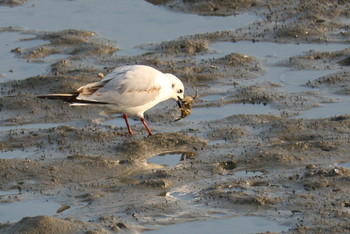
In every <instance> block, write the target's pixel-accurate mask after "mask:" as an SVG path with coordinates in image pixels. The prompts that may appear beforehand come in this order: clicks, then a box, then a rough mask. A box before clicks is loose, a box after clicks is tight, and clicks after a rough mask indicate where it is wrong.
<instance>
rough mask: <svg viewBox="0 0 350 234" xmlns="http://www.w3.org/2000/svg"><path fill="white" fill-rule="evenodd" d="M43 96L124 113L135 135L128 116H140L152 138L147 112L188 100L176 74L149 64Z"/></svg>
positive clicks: (120, 68)
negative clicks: (62, 91) (70, 90)
mask: <svg viewBox="0 0 350 234" xmlns="http://www.w3.org/2000/svg"><path fill="white" fill-rule="evenodd" d="M40 97H41V98H49V99H63V100H66V101H69V102H70V103H71V105H72V106H78V105H103V106H105V107H106V108H108V109H109V110H110V111H112V112H114V113H123V117H124V119H125V123H126V125H127V127H128V132H129V133H130V134H133V132H132V130H131V128H130V126H129V123H128V119H127V118H128V115H130V116H135V117H139V118H140V119H141V121H142V123H143V124H144V126H145V127H146V129H147V131H148V133H149V135H152V132H151V130H150V129H149V127H148V125H147V124H146V122H145V120H144V112H145V111H147V110H149V109H150V108H152V107H154V106H155V105H157V104H158V103H160V102H163V101H165V100H168V99H174V100H175V101H178V103H180V101H181V100H182V99H183V97H184V85H183V83H182V82H181V81H180V79H178V78H177V77H176V76H174V75H172V74H164V73H162V72H160V71H158V70H156V69H155V68H152V67H149V66H145V65H132V66H123V67H119V68H116V69H115V70H113V71H112V72H111V73H109V74H108V75H107V76H106V77H105V78H103V79H102V80H101V81H98V82H95V83H90V84H87V85H84V86H82V87H80V88H79V89H78V90H77V91H76V92H72V93H64V94H51V95H46V96H40ZM179 105H180V104H179Z"/></svg>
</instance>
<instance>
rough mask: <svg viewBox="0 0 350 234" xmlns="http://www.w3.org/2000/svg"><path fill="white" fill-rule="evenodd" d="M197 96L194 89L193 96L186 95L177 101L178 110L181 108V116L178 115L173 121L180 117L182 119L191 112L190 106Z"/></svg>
mask: <svg viewBox="0 0 350 234" xmlns="http://www.w3.org/2000/svg"><path fill="white" fill-rule="evenodd" d="M197 97H198V91H196V94H195V96H193V97H191V96H186V97H184V98H183V99H181V100H180V102H178V105H179V107H180V110H181V116H180V118H178V119H176V120H175V121H179V120H181V119H184V118H186V117H187V116H189V115H190V114H191V113H192V111H191V108H192V105H193V103H194V100H196V98H197Z"/></svg>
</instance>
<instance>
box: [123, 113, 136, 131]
mask: <svg viewBox="0 0 350 234" xmlns="http://www.w3.org/2000/svg"><path fill="white" fill-rule="evenodd" d="M123 118H124V120H125V123H126V127H127V128H128V132H129V134H130V135H132V134H134V133H133V132H132V131H131V128H130V125H129V121H128V115H127V114H123Z"/></svg>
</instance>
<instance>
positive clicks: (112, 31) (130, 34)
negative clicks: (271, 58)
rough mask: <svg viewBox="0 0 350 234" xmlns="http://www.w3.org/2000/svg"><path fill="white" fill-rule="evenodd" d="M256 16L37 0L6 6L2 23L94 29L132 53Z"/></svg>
mask: <svg viewBox="0 0 350 234" xmlns="http://www.w3.org/2000/svg"><path fill="white" fill-rule="evenodd" d="M13 16H16V17H13ZM96 16H97V17H96ZM256 18H257V17H256V16H254V15H252V14H240V15H237V16H228V17H221V16H220V17H219V16H199V15H193V14H184V13H179V12H174V11H170V10H168V9H166V8H163V7H159V6H155V5H152V4H150V3H148V2H146V1H143V0H138V1H130V0H105V1H104V2H103V4H96V1H94V0H76V1H55V0H36V1H35V5H34V4H33V2H28V3H27V4H24V5H23V6H18V7H12V8H10V7H7V8H3V9H2V10H1V17H0V22H1V25H0V26H14V25H19V26H22V27H26V28H29V29H35V30H43V31H58V30H63V29H72V28H73V29H74V28H75V29H83V30H88V31H94V32H97V33H99V34H101V35H102V37H105V38H109V39H111V40H116V41H117V43H118V45H120V46H121V47H122V49H123V50H124V51H121V52H118V53H119V54H125V55H127V56H130V55H133V52H136V51H137V50H134V49H133V47H135V46H136V45H140V44H144V43H154V42H161V41H165V40H171V39H176V38H178V37H180V36H183V35H192V34H196V33H206V32H215V31H220V30H232V29H234V28H238V27H242V26H245V25H248V24H249V23H252V22H254V21H255V20H256ZM42 19H45V20H42ZM111 22H114V23H111ZM140 35H142V36H140Z"/></svg>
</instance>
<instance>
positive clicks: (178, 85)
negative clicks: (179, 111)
mask: <svg viewBox="0 0 350 234" xmlns="http://www.w3.org/2000/svg"><path fill="white" fill-rule="evenodd" d="M166 75H167V76H168V77H169V78H170V80H171V91H170V94H169V95H170V98H172V99H174V100H175V101H176V102H177V103H178V104H179V106H180V103H182V102H181V100H182V99H183V98H184V95H185V87H184V85H183V83H182V82H181V80H180V79H179V78H177V77H176V76H174V75H171V74H166Z"/></svg>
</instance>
